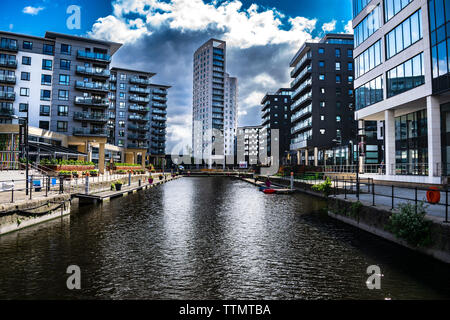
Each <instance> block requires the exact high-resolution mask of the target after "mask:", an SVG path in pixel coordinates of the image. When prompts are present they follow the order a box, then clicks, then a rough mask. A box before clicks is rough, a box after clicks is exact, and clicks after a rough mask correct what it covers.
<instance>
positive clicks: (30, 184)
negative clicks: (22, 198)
mask: <svg viewBox="0 0 450 320" xmlns="http://www.w3.org/2000/svg"><path fill="white" fill-rule="evenodd" d="M28 187H29V188H30V200H31V199H32V194H33V175H31V183H28Z"/></svg>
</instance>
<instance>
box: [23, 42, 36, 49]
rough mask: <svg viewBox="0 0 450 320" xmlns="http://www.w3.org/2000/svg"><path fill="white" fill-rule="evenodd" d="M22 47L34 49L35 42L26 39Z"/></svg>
mask: <svg viewBox="0 0 450 320" xmlns="http://www.w3.org/2000/svg"><path fill="white" fill-rule="evenodd" d="M22 48H23V49H26V50H32V49H33V42H31V41H24V42H23V43H22Z"/></svg>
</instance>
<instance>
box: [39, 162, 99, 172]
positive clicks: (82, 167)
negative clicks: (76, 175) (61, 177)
mask: <svg viewBox="0 0 450 320" xmlns="http://www.w3.org/2000/svg"><path fill="white" fill-rule="evenodd" d="M40 165H41V166H42V167H45V168H48V169H50V170H52V171H57V172H60V171H88V170H93V169H95V164H94V163H93V162H90V161H80V160H57V159H52V160H47V159H44V160H42V161H41V162H40Z"/></svg>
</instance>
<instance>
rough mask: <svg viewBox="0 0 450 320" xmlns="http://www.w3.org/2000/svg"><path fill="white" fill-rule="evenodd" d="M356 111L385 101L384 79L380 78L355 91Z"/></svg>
mask: <svg viewBox="0 0 450 320" xmlns="http://www.w3.org/2000/svg"><path fill="white" fill-rule="evenodd" d="M355 92H356V110H360V109H362V108H365V107H367V106H370V105H372V104H374V103H377V102H379V101H381V100H383V79H382V76H379V77H377V78H375V79H373V80H371V81H369V82H367V83H366V84H363V85H362V86H360V87H359V88H357V89H356V90H355Z"/></svg>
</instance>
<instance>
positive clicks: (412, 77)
mask: <svg viewBox="0 0 450 320" xmlns="http://www.w3.org/2000/svg"><path fill="white" fill-rule="evenodd" d="M424 83H425V75H424V71H423V53H420V54H418V55H417V56H415V57H413V58H412V59H409V60H407V61H405V62H404V63H402V64H400V65H399V66H397V67H395V68H393V69H391V70H389V71H388V72H387V95H388V97H392V96H395V95H397V94H400V93H402V92H405V91H408V90H410V89H413V88H415V87H418V86H420V85H422V84H424Z"/></svg>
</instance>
